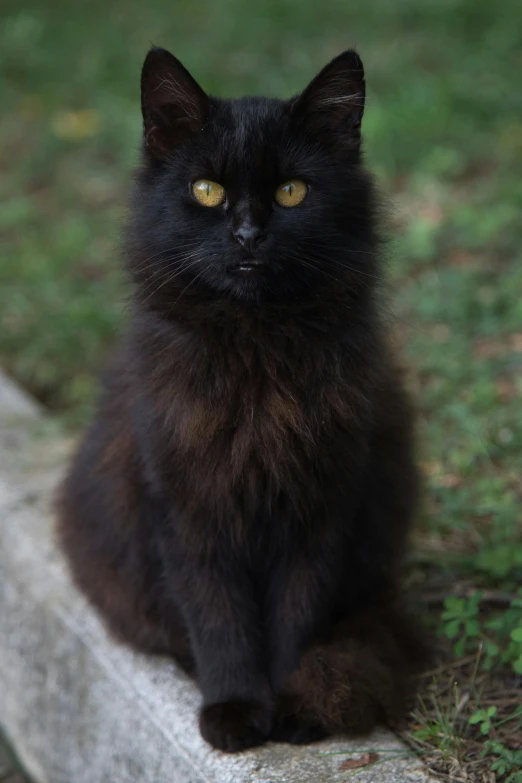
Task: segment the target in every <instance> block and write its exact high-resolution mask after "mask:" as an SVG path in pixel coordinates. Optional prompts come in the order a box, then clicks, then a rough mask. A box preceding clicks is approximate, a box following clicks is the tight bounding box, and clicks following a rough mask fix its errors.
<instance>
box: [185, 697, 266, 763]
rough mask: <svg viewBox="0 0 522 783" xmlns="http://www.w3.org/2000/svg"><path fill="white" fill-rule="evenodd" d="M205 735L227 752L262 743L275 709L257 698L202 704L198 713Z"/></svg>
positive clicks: (202, 732)
mask: <svg viewBox="0 0 522 783" xmlns="http://www.w3.org/2000/svg"><path fill="white" fill-rule="evenodd" d="M199 728H200V731H201V735H202V737H203V739H205V740H206V741H207V742H208V743H209V744H210V745H212V747H214V748H217V749H218V750H223V751H225V753H237V752H238V751H240V750H245V749H246V748H253V747H256V745H262V744H263V742H265V741H266V739H267V738H268V735H269V734H270V730H271V728H272V711H271V710H270V709H269V708H267V707H266V706H265V705H264V704H261V703H260V702H255V701H225V702H222V703H221V704H210V705H208V706H207V707H203V709H202V710H201V713H200V716H199Z"/></svg>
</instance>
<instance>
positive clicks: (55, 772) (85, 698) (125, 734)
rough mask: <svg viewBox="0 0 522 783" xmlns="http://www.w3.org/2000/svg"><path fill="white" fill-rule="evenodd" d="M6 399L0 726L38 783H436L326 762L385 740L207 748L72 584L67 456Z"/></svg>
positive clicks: (189, 712)
mask: <svg viewBox="0 0 522 783" xmlns="http://www.w3.org/2000/svg"><path fill="white" fill-rule="evenodd" d="M1 387H2V377H1V376H0V449H1V453H0V618H1V620H0V622H1V634H0V693H1V694H2V696H1V698H0V722H1V723H2V724H3V725H4V730H5V732H6V734H7V736H8V737H9V738H10V739H11V741H12V743H13V745H14V747H15V748H16V751H17V753H18V755H19V756H20V757H21V759H22V761H23V762H24V764H25V765H26V767H27V769H28V771H29V772H30V773H31V774H32V775H33V776H34V779H35V780H36V781H38V783H138V781H139V783H163V781H165V783H232V782H233V783H297V781H299V783H304V782H305V781H313V782H314V783H326V782H327V781H328V783H335V781H346V780H348V779H350V780H353V779H356V780H360V781H365V782H366V783H371V782H373V783H383V782H384V781H386V782H390V783H391V782H393V781H409V782H410V783H427V781H428V780H430V778H429V777H428V776H427V775H426V773H425V772H424V770H423V768H422V767H421V766H420V764H419V762H418V760H417V759H415V758H413V759H412V758H411V757H408V756H402V757H398V758H396V759H394V760H393V761H384V762H383V763H378V764H376V765H374V766H371V767H367V768H363V769H361V770H360V771H358V772H346V771H342V770H340V764H341V763H342V761H344V760H345V758H348V756H344V755H324V754H332V753H339V752H345V751H346V752H347V753H349V752H350V750H352V751H353V750H356V749H364V750H366V749H372V748H375V749H379V755H380V757H381V758H384V757H386V756H387V755H388V754H387V753H386V752H385V751H382V750H381V749H388V750H390V751H396V750H400V749H401V748H402V747H403V746H402V745H401V743H400V742H399V741H398V739H397V738H396V737H395V736H394V735H392V734H391V733H389V732H388V731H385V730H381V731H378V732H376V733H374V734H373V735H372V736H371V737H370V738H365V739H362V740H357V741H349V740H347V739H344V738H340V739H339V740H332V741H329V742H324V743H320V744H317V745H311V746H308V747H303V748H295V747H290V746H287V745H281V744H270V745H267V746H265V747H263V748H261V749H259V750H255V751H248V752H245V753H242V754H240V755H236V756H227V755H225V754H221V753H219V752H217V751H214V750H212V749H211V748H210V747H209V746H208V745H206V743H205V742H204V741H203V740H202V739H201V737H200V735H199V732H198V728H197V708H198V704H199V694H198V692H197V689H196V688H195V686H194V684H193V683H192V682H191V681H190V680H189V679H187V678H186V677H185V676H184V675H183V674H182V673H180V672H179V670H177V669H176V668H175V666H174V665H173V664H172V663H170V662H169V661H165V660H159V659H156V660H153V659H149V658H146V657H144V656H139V655H136V654H133V653H132V652H131V651H129V650H127V649H126V648H124V647H121V646H118V645H116V644H114V643H113V642H112V641H111V640H110V639H109V638H108V637H107V635H106V633H105V631H104V629H103V627H102V625H101V624H100V622H99V621H98V618H97V617H96V616H95V615H94V614H93V612H92V611H91V609H90V608H89V607H88V606H87V605H86V603H85V601H84V599H83V597H82V596H80V595H79V594H78V593H77V592H76V590H75V589H74V588H73V587H72V585H71V584H70V581H69V578H68V575H67V572H66V569H65V566H64V563H63V562H62V559H61V556H60V554H59V553H58V551H57V549H56V547H55V544H54V540H53V522H52V514H51V498H52V493H53V488H54V487H55V485H56V482H57V480H58V479H59V476H60V473H61V470H62V466H63V461H64V458H65V454H66V452H67V445H66V444H65V445H64V444H63V443H62V442H59V441H57V440H56V439H49V436H47V437H43V436H40V437H39V438H38V437H35V436H34V435H30V434H28V431H29V430H31V428H34V421H35V417H37V412H36V409H35V407H33V406H32V405H31V404H28V405H25V403H24V402H21V403H20V405H19V406H17V405H16V402H15V400H16V398H17V394H16V389H15V391H14V397H13V395H12V394H11V392H13V389H14V388H15V387H13V386H12V385H11V384H9V390H10V391H9V400H10V403H9V406H8V405H7V403H5V400H6V399H7V397H6V394H4V393H3V392H2V388H1ZM25 402H27V401H25ZM2 406H4V407H3V409H2ZM15 411H16V422H17V423H16V429H17V432H18V434H19V435H20V437H15V438H13V414H14V412H15ZM358 755H359V754H358Z"/></svg>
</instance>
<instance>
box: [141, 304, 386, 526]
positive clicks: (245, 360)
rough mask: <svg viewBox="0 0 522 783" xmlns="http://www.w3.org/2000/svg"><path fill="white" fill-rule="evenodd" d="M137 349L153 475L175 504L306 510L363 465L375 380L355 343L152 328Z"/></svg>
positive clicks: (264, 329)
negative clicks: (328, 485) (277, 502)
mask: <svg viewBox="0 0 522 783" xmlns="http://www.w3.org/2000/svg"><path fill="white" fill-rule="evenodd" d="M149 326H150V325H149ZM140 345H141V347H140V363H141V365H140V366H141V370H140V380H139V382H140V384H141V388H142V389H143V388H144V389H145V390H146V395H147V398H148V405H149V411H150V414H151V418H150V422H151V429H152V432H153V433H155V434H157V433H161V435H160V437H159V444H158V445H159V449H158V452H157V454H158V453H159V454H160V455H161V456H160V459H159V464H160V466H161V467H160V472H161V474H162V476H163V478H164V481H165V482H166V483H167V484H168V486H169V488H170V489H172V490H173V491H174V492H175V493H176V495H177V496H178V498H179V497H182V498H183V500H182V502H183V504H185V503H189V504H190V506H191V507H193V506H194V504H198V505H201V506H203V507H206V508H208V507H209V506H211V507H212V508H214V509H215V508H216V507H217V506H218V505H219V504H221V505H223V506H224V507H226V509H227V510H226V512H225V513H230V505H231V504H232V505H233V506H234V507H235V508H236V511H238V513H239V512H240V513H241V514H243V513H244V511H245V510H246V508H247V507H248V509H249V511H252V510H254V509H255V507H256V506H259V505H260V504H261V505H266V504H268V505H270V504H271V503H273V502H274V498H275V497H277V496H282V495H284V496H285V497H286V498H289V497H291V498H292V503H293V504H294V505H297V506H300V507H301V506H303V505H306V506H309V505H310V502H311V499H312V498H313V497H314V496H315V495H317V496H319V492H320V489H321V486H322V488H323V489H324V478H325V475H326V474H328V475H329V477H330V480H331V479H332V477H333V476H334V475H339V476H341V475H342V473H343V471H349V469H350V463H352V462H353V463H355V462H358V463H359V464H361V463H362V462H363V461H364V447H365V442H366V440H367V436H368V428H369V423H370V421H371V411H372V404H373V403H372V393H371V386H372V383H374V382H375V379H374V378H373V376H374V374H375V373H374V370H373V369H372V367H373V366H374V365H373V363H372V364H370V363H369V362H368V361H367V359H366V358H365V355H364V354H365V351H364V350H363V351H361V347H360V346H361V340H360V339H357V340H355V341H354V342H352V341H349V340H347V339H346V338H344V339H340V337H339V335H336V336H335V337H332V335H325V334H324V333H322V332H321V330H317V329H313V328H311V327H309V328H308V329H304V328H303V326H302V325H301V326H300V328H299V329H296V328H295V324H293V325H292V328H285V327H284V325H281V324H279V325H274V324H267V323H266V321H264V322H259V321H256V320H255V319H252V320H249V321H245V322H243V323H240V324H237V323H235V324H233V325H230V326H228V325H227V327H224V328H223V327H221V328H218V327H214V328H213V329H210V330H206V331H205V332H204V333H201V331H199V332H197V333H194V332H187V331H181V330H179V329H176V328H165V327H163V328H162V329H156V330H154V329H150V328H149V329H148V330H147V332H146V333H145V334H143V335H142V340H141V343H140ZM356 346H357V347H356ZM365 350H366V345H365ZM340 461H341V463H342V465H341V464H340ZM187 487H188V488H190V491H191V493H192V494H191V497H190V500H189V498H188V496H187Z"/></svg>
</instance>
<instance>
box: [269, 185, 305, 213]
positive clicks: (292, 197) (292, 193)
mask: <svg viewBox="0 0 522 783" xmlns="http://www.w3.org/2000/svg"><path fill="white" fill-rule="evenodd" d="M307 193H308V186H307V185H306V184H305V183H304V182H303V181H302V180H301V179H290V180H288V182H283V184H282V185H279V187H278V188H277V190H276V192H275V200H276V201H277V203H278V204H279V205H280V206H281V207H297V205H298V204H300V203H301V201H304V199H305V198H306V195H307Z"/></svg>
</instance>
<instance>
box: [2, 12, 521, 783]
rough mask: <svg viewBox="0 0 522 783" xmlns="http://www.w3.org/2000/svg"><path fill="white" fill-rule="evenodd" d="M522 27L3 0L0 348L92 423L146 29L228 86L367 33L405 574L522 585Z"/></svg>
mask: <svg viewBox="0 0 522 783" xmlns="http://www.w3.org/2000/svg"><path fill="white" fill-rule="evenodd" d="M521 30H522V4H521V3H520V2H519V0H502V2H499V3H497V4H494V3H491V2H489V1H488V0H424V2H422V3H421V2H418V0H395V1H394V2H390V1H389V0H368V2H366V3H364V4H358V3H349V2H347V1H346V0H325V2H324V3H317V2H311V0H310V1H308V2H306V1H305V0H300V1H299V0H264V1H262V2H260V3H255V4H253V3H250V2H247V0H220V1H219V2H216V0H199V2H194V1H193V0H178V2H176V3H173V2H167V1H166V0H150V1H149V2H147V3H146V2H144V0H141V1H140V2H128V0H127V1H124V0H112V2H110V3H107V2H103V3H102V2H100V0H92V1H91V2H89V3H87V2H86V1H85V0H83V1H80V2H78V3H75V4H74V8H73V6H72V5H71V4H70V3H66V2H65V0H46V1H45V2H44V0H40V2H37V0H26V2H24V3H23V4H20V3H19V2H14V1H13V0H4V1H3V3H2V11H1V15H0V73H1V74H2V78H1V81H0V97H1V102H2V112H1V115H0V245H1V262H0V362H1V364H2V365H3V366H4V367H5V368H6V369H7V370H8V371H9V372H11V373H12V374H13V375H14V376H15V377H16V378H17V379H18V380H19V381H20V382H21V383H22V384H24V385H25V386H26V387H27V388H29V389H30V390H31V391H32V392H33V393H34V394H36V395H37V396H38V397H39V398H40V399H41V400H43V401H44V402H45V403H46V404H47V405H49V406H50V407H51V408H52V409H53V410H54V411H56V412H57V413H59V414H60V415H61V416H62V417H63V418H64V420H65V421H66V422H67V423H68V424H72V425H73V426H74V425H77V424H80V423H81V422H83V421H84V420H85V417H86V415H87V414H88V412H89V409H90V406H91V404H92V399H93V393H94V390H95V388H96V380H95V378H96V372H97V370H98V369H99V368H100V366H101V364H102V361H103V356H104V354H105V353H106V351H107V349H108V348H109V347H110V345H111V343H112V341H113V340H114V337H115V335H116V333H117V332H118V330H119V329H120V327H121V325H122V323H123V322H124V320H125V309H124V305H125V295H126V292H125V287H124V284H123V280H122V276H121V273H120V271H119V266H118V264H119V259H118V249H117V247H118V238H119V233H120V231H121V226H122V219H123V216H124V212H125V199H126V195H127V192H128V187H129V183H130V179H131V175H130V172H131V169H132V166H133V165H134V163H135V161H136V159H137V147H138V140H139V135H140V116H139V95H138V82H139V70H140V66H141V62H142V58H143V56H144V53H145V51H146V50H147V48H148V47H149V45H150V44H151V42H154V43H157V44H159V45H164V46H166V47H168V48H170V49H171V50H172V51H173V52H174V53H175V54H176V55H177V56H179V57H180V58H181V59H182V60H183V62H185V64H186V65H187V66H188V67H189V68H190V70H191V71H192V72H193V73H194V75H195V76H196V78H198V80H199V81H200V82H201V83H202V85H203V86H204V87H205V88H206V89H207V90H209V91H211V92H215V93H217V94H224V95H240V94H244V93H267V94H270V95H280V96H285V95H290V94H292V93H294V92H296V91H298V90H299V89H301V88H302V87H303V86H304V85H305V84H306V82H307V81H308V80H309V79H310V78H311V77H312V76H313V75H314V73H315V72H316V71H317V70H318V69H319V68H320V67H321V66H322V65H323V64H324V63H325V62H326V61H327V60H328V59H329V58H330V57H332V56H334V55H335V54H337V53H338V52H339V51H341V50H342V49H343V48H346V47H348V46H356V47H357V48H358V49H359V51H360V53H361V55H362V57H363V59H364V62H365V65H366V71H367V81H368V86H369V96H368V102H367V111H366V115H365V121H364V130H365V140H366V154H367V159H368V162H369V164H370V165H371V167H372V168H373V170H374V171H375V172H376V174H377V176H378V178H379V181H380V182H381V185H382V187H383V189H384V190H385V191H386V192H388V193H389V194H391V195H392V196H393V200H394V204H395V209H394V218H393V222H394V232H395V234H396V237H397V240H396V242H395V246H394V249H393V253H392V257H391V258H390V262H389V274H390V278H391V282H392V291H393V299H394V311H395V313H396V315H397V318H396V324H397V331H398V333H399V335H400V337H401V340H402V342H403V344H404V346H405V350H406V354H407V357H408V361H409V363H410V364H411V366H412V368H413V371H412V376H413V377H412V383H413V385H414V387H415V390H416V392H417V395H418V398H419V403H420V413H421V422H420V425H421V426H420V434H421V439H420V440H421V444H420V449H421V460H422V463H423V466H424V469H425V474H426V480H427V493H426V504H425V508H424V511H423V515H422V519H421V521H420V525H419V529H418V533H417V537H416V538H417V555H416V561H415V564H414V568H413V572H412V577H411V578H412V581H413V583H414V584H415V585H416V586H417V587H419V589H420V588H422V589H424V588H425V587H426V584H427V583H428V582H429V581H430V579H431V578H432V576H431V575H432V574H436V575H437V578H438V579H439V580H442V581H443V582H444V585H445V587H444V590H445V591H446V593H447V594H448V595H449V594H450V592H453V593H455V594H465V595H466V596H467V597H468V598H469V596H470V595H472V593H473V591H474V590H475V589H482V590H487V591H490V592H492V593H500V592H502V593H508V594H511V593H514V591H515V589H516V587H517V585H519V584H520V581H521V579H522V534H521V508H522V491H521V475H522V418H521V415H520V410H521V397H522V250H521V248H522V220H521V219H520V217H521V215H522V91H521V90H520V73H521V66H522V46H521V45H520V43H521V33H520V31H521ZM426 574H428V575H429V577H428V576H426ZM444 580H445V581H444ZM448 585H449V587H448ZM459 591H460V593H459ZM466 600H467V599H466ZM486 610H487V605H486ZM486 614H487V611H486ZM484 622H487V617H486V618H485V620H484ZM462 627H463V628H464V626H462ZM442 628H444V625H442ZM488 633H490V632H489V631H488ZM491 633H493V634H494V633H495V632H493V631H492V632H491ZM459 634H460V638H464V643H465V644H466V643H467V642H466V637H465V634H464V637H463V631H462V630H461V631H459ZM457 641H458V640H457ZM498 664H499V667H500V669H499V671H500V670H502V671H504V672H506V675H505V676H506V677H508V676H509V674H508V673H509V671H511V669H510V667H509V662H507V663H506V662H504V664H502V663H501V662H500V661H499V662H498ZM502 666H503V667H504V668H503V669H502ZM477 709H480V705H478V706H477ZM493 723H494V720H493ZM492 731H493V732H494V729H493V730H492ZM496 741H497V739H496V737H495V736H494V735H493V734H492V735H491V737H490V745H489V746H488V748H489V750H488V754H489V756H491V759H492V762H491V763H494V760H495V759H497V761H498V759H499V758H501V755H499V753H497V754H496V755H495V752H494V750H495V748H497V750H498V745H495V744H494V743H495V742H496ZM503 747H504V746H503ZM510 752H511V751H510ZM513 752H515V751H513ZM470 769H471V767H470ZM471 774H472V772H470V775H471ZM473 774H474V773H473ZM507 774H508V773H506V776H507ZM510 774H511V773H510ZM476 779H477V780H479V778H476ZM499 779H501V778H499ZM469 780H473V778H472V777H470V778H469Z"/></svg>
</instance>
